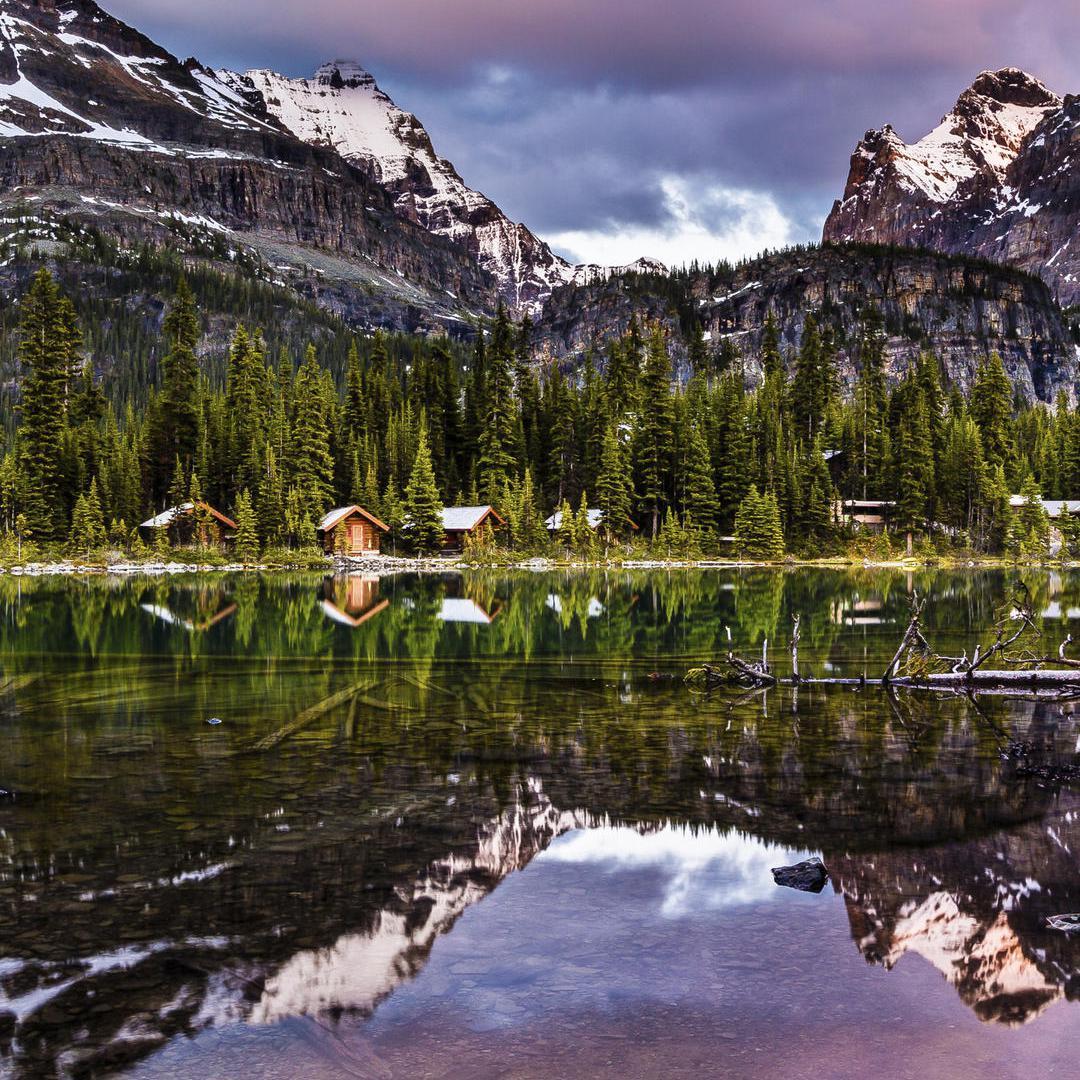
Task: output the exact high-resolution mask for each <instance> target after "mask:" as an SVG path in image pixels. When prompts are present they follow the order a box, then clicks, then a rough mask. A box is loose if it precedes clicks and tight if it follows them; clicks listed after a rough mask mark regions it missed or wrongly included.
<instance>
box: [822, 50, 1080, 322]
mask: <svg viewBox="0 0 1080 1080" xmlns="http://www.w3.org/2000/svg"><path fill="white" fill-rule="evenodd" d="M1078 128H1080V98H1077V97H1076V96H1073V95H1070V96H1067V97H1065V98H1061V97H1059V96H1058V95H1057V94H1056V93H1054V92H1053V91H1051V90H1049V89H1047V87H1046V86H1045V85H1044V84H1043V83H1042V82H1040V81H1039V80H1038V79H1037V78H1035V76H1033V75H1029V74H1028V73H1027V72H1025V71H1022V70H1020V69H1019V68H1015V67H1006V68H1001V69H1000V70H998V71H983V72H980V73H979V75H978V76H976V78H975V80H974V81H973V82H972V84H971V86H969V87H968V88H967V89H966V90H965V91H964V92H963V93H962V94H961V95H960V96H959V98H958V99H957V101H956V104H955V105H954V106H953V108H952V109H951V110H950V111H949V112H948V113H947V114H946V115H945V116H944V117H943V118H942V121H941V123H940V124H938V126H937V127H936V128H934V130H933V131H931V132H930V133H929V134H927V135H925V136H923V137H922V138H921V139H919V140H918V141H917V142H913V143H910V144H908V143H905V142H904V140H903V139H902V138H901V137H900V136H899V135H898V134H897V133H896V132H895V131H894V130H893V128H892V127H891V126H889V125H886V126H885V127H882V128H879V129H877V130H874V131H868V132H867V133H866V135H865V136H864V137H863V139H862V140H861V141H860V142H859V144H858V146H857V147H856V148H855V152H854V154H853V155H852V157H851V166H850V171H849V173H848V181H847V185H846V186H845V189H844V195H843V198H842V199H840V200H837V202H836V203H835V204H834V205H833V208H832V211H831V213H830V214H829V217H828V220H827V221H826V223H825V230H824V239H825V240H826V241H835V242H844V241H852V240H854V241H864V242H870V243H885V244H898V245H902V246H920V247H928V248H934V249H937V250H940V251H945V252H949V253H956V254H965V255H977V256H980V257H983V258H989V259H992V260H994V261H997V262H1008V263H1013V264H1015V265H1017V266H1020V267H1022V268H1023V269H1025V270H1028V271H1030V272H1032V273H1035V274H1040V275H1042V276H1043V277H1044V278H1045V279H1046V280H1047V282H1048V283H1049V284H1051V285H1052V286H1053V287H1054V288H1055V289H1056V290H1057V292H1058V296H1059V298H1060V299H1061V301H1062V302H1063V303H1066V304H1070V303H1075V302H1076V301H1077V299H1080V245H1076V247H1077V250H1076V252H1075V253H1074V252H1073V250H1072V248H1073V243H1072V242H1073V239H1074V237H1075V233H1076V226H1077V221H1078V217H1077V212H1076V209H1075V208H1076V206H1077V205H1080V201H1078V195H1080V169H1078V168H1077V167H1076V165H1077V162H1078V161H1080V158H1077V157H1076V155H1075V153H1074V151H1075V133H1076V131H1077V130H1078Z"/></svg>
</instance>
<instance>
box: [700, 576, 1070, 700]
mask: <svg viewBox="0 0 1080 1080" xmlns="http://www.w3.org/2000/svg"><path fill="white" fill-rule="evenodd" d="M923 604H924V601H921V600H920V599H919V597H918V595H916V596H914V597H913V598H912V602H911V620H910V622H909V623H908V625H907V629H906V630H905V631H904V634H903V637H902V638H901V639H900V644H899V646H898V647H897V650H896V652H895V653H894V654H893V657H892V659H891V660H890V661H889V664H888V666H887V667H886V668H885V671H884V672H883V673H882V674H881V675H880V676H878V677H876V678H874V677H868V676H867V675H866V674H865V673H864V674H862V675H860V676H859V677H858V678H850V677H848V678H845V677H839V676H835V677H822V678H815V677H814V676H810V675H804V674H803V673H802V672H801V671H800V670H799V638H800V633H799V631H800V624H801V619H800V617H799V616H798V615H796V616H795V617H794V626H793V630H792V635H791V643H790V648H791V672H792V673H791V675H790V676H787V677H783V676H779V675H776V674H775V673H774V672H773V671H772V670H771V668H770V667H769V662H768V657H767V654H766V651H765V650H764V649H763V650H762V657H761V660H760V661H746V660H742V659H740V658H739V657H738V656H736V655H735V653H734V651H733V650H732V649H730V647H729V650H728V654H727V658H726V660H725V663H724V664H723V665H718V664H703V665H702V666H701V667H698V668H691V670H690V671H689V672H687V675H686V682H687V683H688V684H690V685H692V686H700V687H703V688H704V689H707V690H711V689H716V688H717V687H721V686H732V687H738V688H740V689H743V690H753V689H757V690H765V689H768V688H770V687H773V686H792V687H797V686H854V687H859V688H860V689H861V688H863V687H880V688H884V689H889V688H908V689H913V690H939V691H942V692H949V693H969V692H976V691H977V692H979V693H1005V694H1018V693H1019V694H1027V693H1032V694H1037V695H1038V694H1043V695H1045V694H1053V695H1056V696H1070V695H1078V696H1080V660H1072V659H1070V658H1069V657H1067V656H1066V655H1065V650H1066V648H1067V647H1068V646H1069V645H1070V644H1072V640H1073V639H1072V635H1069V636H1067V637H1066V638H1065V640H1064V641H1062V643H1061V645H1060V646H1059V647H1058V650H1057V655H1056V656H1054V657H1052V658H1051V657H1048V656H1043V655H1036V654H1034V653H1032V652H1031V651H1025V652H1023V653H1021V654H1019V655H1013V653H1012V652H1011V650H1012V649H1013V648H1014V647H1016V646H1018V643H1019V642H1021V640H1022V639H1023V638H1024V637H1025V635H1027V636H1030V637H1033V638H1035V639H1037V638H1039V637H1040V634H1039V631H1038V629H1037V628H1036V626H1035V624H1034V622H1033V619H1034V615H1033V613H1032V611H1031V608H1030V604H1029V603H1028V599H1027V593H1026V590H1022V591H1021V592H1020V593H1019V594H1018V595H1017V597H1016V598H1014V602H1013V605H1012V606H1011V607H1010V609H1009V613H1008V615H1007V616H1005V617H1003V618H1002V619H1001V620H1000V621H999V622H998V624H997V626H996V628H995V630H996V634H995V637H994V640H993V641H992V642H991V643H990V644H989V645H987V646H985V647H983V646H981V645H980V644H976V645H975V647H974V649H973V651H972V655H971V658H970V659H969V658H968V655H967V652H966V650H965V652H964V654H963V655H962V656H942V655H940V654H938V653H936V652H935V651H934V650H933V649H932V648H931V646H930V644H929V642H928V641H927V640H926V637H925V635H924V634H923V632H922V626H921V624H920V616H921V615H922V611H923ZM1010 622H1014V623H1018V624H1019V626H1018V627H1017V628H1016V629H1015V630H1012V632H1010V627H1009V625H1008V624H1009V623H1010ZM727 635H728V642H729V643H730V641H731V631H730V629H728V631H727ZM991 659H994V660H997V661H998V662H999V663H1004V664H1007V665H1009V666H1007V667H996V668H990V667H987V666H986V664H987V663H988V662H989V661H990V660H991ZM905 662H906V663H907V665H908V667H907V670H905V669H904V664H905ZM1051 664H1057V665H1059V666H1057V667H1048V666H1047V665H1051ZM934 667H938V668H945V669H948V670H937V671H935V670H932V669H933V668H934Z"/></svg>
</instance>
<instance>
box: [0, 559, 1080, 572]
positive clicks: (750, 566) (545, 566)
mask: <svg viewBox="0 0 1080 1080" xmlns="http://www.w3.org/2000/svg"><path fill="white" fill-rule="evenodd" d="M1078 567H1080V562H1078V561H1075V560H1070V561H1068V562H1061V561H1052V562H1050V561H1048V562H1035V563H1025V564H1024V567H1023V568H1035V569H1041V570H1051V569H1056V570H1071V569H1076V568H1078ZM1021 568H1022V567H1021V565H1020V564H1018V563H1016V562H1014V561H1012V560H1009V559H1005V558H993V557H985V558H979V559H955V558H924V559H918V558H912V559H888V560H881V561H876V560H870V559H849V558H844V557H836V558H829V559H784V560H780V561H776V562H755V561H741V560H737V559H621V560H618V561H608V562H585V561H576V560H571V561H563V560H559V559H548V558H544V557H532V558H528V559H521V560H518V561H513V560H509V561H505V562H503V561H499V562H490V563H475V562H466V561H464V560H463V559H446V558H420V559H407V558H398V557H396V556H391V555H379V556H374V557H370V558H364V559H349V558H335V559H333V560H328V561H327V563H326V564H325V566H318V565H315V566H313V565H312V564H311V563H310V562H304V563H299V562H298V563H295V564H289V563H256V564H244V563H224V564H220V565H215V564H202V563H186V562H180V561H175V560H173V561H169V562H155V561H148V562H129V561H121V562H116V563H111V564H109V563H87V562H80V561H78V560H64V561H59V562H32V563H18V564H15V565H12V566H0V576H3V575H10V576H12V577H139V576H142V577H171V576H176V575H189V574H298V573H310V574H323V575H324V576H339V575H348V574H370V575H372V576H376V577H391V576H393V575H395V574H442V573H463V572H470V571H490V570H503V571H522V572H532V573H551V572H554V571H558V570H574V571H583V570H608V571H610V570H616V571H617V570H665V571H671V570H777V571H783V570H801V569H820V570H900V571H912V572H913V571H916V570H1020V569H1021Z"/></svg>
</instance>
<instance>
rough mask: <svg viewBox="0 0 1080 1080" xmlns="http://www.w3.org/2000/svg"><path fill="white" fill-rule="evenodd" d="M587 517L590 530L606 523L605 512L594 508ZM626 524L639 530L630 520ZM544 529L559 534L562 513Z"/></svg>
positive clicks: (549, 519) (591, 508)
mask: <svg viewBox="0 0 1080 1080" xmlns="http://www.w3.org/2000/svg"><path fill="white" fill-rule="evenodd" d="M586 515H587V517H588V519H589V528H590V529H599V528H600V526H601V525H602V524H603V523H604V511H603V510H597V509H595V508H594V507H590V508H589V510H587V511H586ZM626 524H627V525H629V526H630V528H631V529H634V530H636V529H637V525H635V524H634V522H632V521H631V520H630V519H629V518H627V519H626ZM544 528H546V529H547V531H548V532H558V531H559V530H560V529H561V528H562V511H561V510H556V511H555V513H554V514H552V515H551V517H549V518H548V519H547V521H545V522H544Z"/></svg>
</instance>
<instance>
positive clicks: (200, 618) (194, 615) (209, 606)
mask: <svg viewBox="0 0 1080 1080" xmlns="http://www.w3.org/2000/svg"><path fill="white" fill-rule="evenodd" d="M139 606H140V607H141V608H142V610H143V611H145V612H146V613H147V614H148V615H153V616H154V618H155V619H159V620H160V621H161V622H163V623H165V624H166V625H168V626H178V627H181V628H182V629H184V630H186V631H187V632H188V633H189V634H204V633H206V631H207V630H209V629H210V628H211V627H213V626H217V624H218V623H220V622H224V621H225V620H226V619H227V618H229V616H230V615H233V614H234V613H235V612H236V604H235V603H233V602H232V601H230V600H229V598H228V597H227V596H224V595H221V594H214V595H212V596H210V597H207V596H205V595H204V596H200V597H199V598H198V599H197V602H196V604H195V607H196V609H197V610H196V611H194V612H190V613H189V612H184V611H178V610H176V608H177V607H179V606H181V605H180V604H179V603H175V602H174V606H173V607H169V606H167V605H165V604H154V603H146V604H140V605H139Z"/></svg>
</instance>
